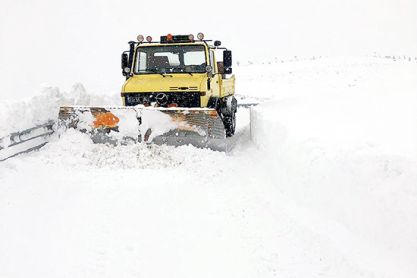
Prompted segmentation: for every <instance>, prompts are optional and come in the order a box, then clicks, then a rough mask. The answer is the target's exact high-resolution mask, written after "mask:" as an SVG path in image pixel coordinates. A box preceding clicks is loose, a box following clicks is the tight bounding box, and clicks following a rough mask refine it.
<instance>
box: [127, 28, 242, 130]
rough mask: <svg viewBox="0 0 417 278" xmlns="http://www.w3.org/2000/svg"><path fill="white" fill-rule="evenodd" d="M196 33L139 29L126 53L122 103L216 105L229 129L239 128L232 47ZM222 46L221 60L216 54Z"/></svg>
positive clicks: (128, 104)
mask: <svg viewBox="0 0 417 278" xmlns="http://www.w3.org/2000/svg"><path fill="white" fill-rule="evenodd" d="M211 42H212V41H210V40H204V35H203V34H202V33H199V34H198V35H197V38H196V39H195V38H194V36H193V35H171V34H168V35H166V36H161V37H160V41H153V39H152V37H150V36H147V37H146V40H145V38H144V36H142V35H139V36H138V37H137V41H136V42H133V41H131V42H129V51H125V52H123V53H122V63H121V64H122V73H123V75H124V76H125V78H126V81H125V82H124V84H123V86H122V90H121V96H122V102H123V105H124V106H136V105H144V106H154V107H167V108H170V107H184V108H212V109H215V110H216V111H217V112H218V114H219V115H220V117H221V118H222V121H223V123H224V126H225V130H226V135H227V136H231V135H233V133H234V131H235V126H236V117H235V113H236V111H237V101H236V99H235V97H234V93H235V76H234V75H232V52H231V51H230V50H228V49H226V48H224V47H221V42H220V41H215V42H214V43H213V44H211ZM221 52H222V56H223V57H222V60H221V61H219V59H218V57H217V56H218V55H219V54H220V53H221Z"/></svg>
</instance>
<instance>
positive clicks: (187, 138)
mask: <svg viewBox="0 0 417 278" xmlns="http://www.w3.org/2000/svg"><path fill="white" fill-rule="evenodd" d="M58 118H59V127H64V128H74V129H77V130H80V131H82V132H84V133H88V134H90V137H91V139H92V140H93V142H94V143H110V144H119V143H121V144H124V143H128V142H132V141H133V142H144V143H153V144H157V145H163V144H166V145H171V146H181V145H188V144H191V145H193V146H196V147H199V148H210V149H212V150H216V151H226V146H227V144H226V135H225V129H224V125H223V122H222V120H221V118H220V116H219V115H218V113H217V111H216V110H214V109H208V108H154V107H88V106H63V107H60V110H59V117H58Z"/></svg>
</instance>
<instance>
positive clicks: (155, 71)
mask: <svg viewBox="0 0 417 278" xmlns="http://www.w3.org/2000/svg"><path fill="white" fill-rule="evenodd" d="M146 71H150V72H153V73H158V74H160V75H162V76H163V77H167V75H166V74H165V73H162V72H160V71H158V70H157V69H147V70H146Z"/></svg>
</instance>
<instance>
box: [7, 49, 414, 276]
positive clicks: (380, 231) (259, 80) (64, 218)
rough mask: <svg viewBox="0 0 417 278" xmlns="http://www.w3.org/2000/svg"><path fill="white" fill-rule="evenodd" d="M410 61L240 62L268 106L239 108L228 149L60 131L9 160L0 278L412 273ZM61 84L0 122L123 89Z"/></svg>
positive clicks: (12, 126) (251, 88) (15, 122)
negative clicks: (96, 91) (119, 141)
mask: <svg viewBox="0 0 417 278" xmlns="http://www.w3.org/2000/svg"><path fill="white" fill-rule="evenodd" d="M416 70H417V63H415V62H413V60H411V61H408V60H407V59H403V60H395V61H394V60H392V59H385V58H382V57H362V58H354V57H340V58H326V57H325V58H320V59H293V60H292V61H285V62H283V63H281V62H280V61H275V60H273V61H272V62H271V64H264V65H262V64H255V65H244V66H240V67H236V68H235V71H236V75H237V82H238V83H237V92H238V94H239V95H240V99H244V100H245V101H246V100H249V101H248V102H251V101H253V100H256V101H258V100H262V101H263V103H262V104H261V105H258V106H256V107H252V108H250V109H249V108H239V110H238V114H237V119H238V123H237V124H238V126H237V129H238V130H237V134H236V136H235V137H234V138H233V140H234V142H235V143H236V146H235V148H234V149H233V151H232V152H230V153H222V152H214V151H210V150H204V149H196V148H194V147H192V146H182V147H178V148H174V147H170V146H152V145H146V144H128V145H123V146H122V145H118V146H109V145H100V144H92V142H91V140H90V138H89V137H88V136H87V135H85V134H81V133H78V132H76V131H67V132H66V133H64V134H62V135H61V136H60V137H58V136H55V137H53V138H52V139H51V142H50V143H48V144H47V145H46V146H45V147H44V148H42V149H41V150H40V151H37V152H33V153H31V154H27V155H22V156H19V157H17V158H13V159H10V160H7V161H6V162H3V163H1V164H0V192H1V194H0V219H1V221H0V246H1V247H2V248H1V250H2V251H0V265H1V266H2V267H1V268H0V277H27V276H29V275H30V276H35V277H115V276H122V277H167V276H170V277H196V276H198V277H349V278H350V277H415V276H416V275H417V251H416V250H417V238H416V234H417V222H416V221H415V219H417V170H416V169H417V159H416V157H417V156H416V155H417V128H416V121H417V110H416V109H415V107H417V106H416V105H417V94H416V88H417V77H416V75H415V72H416ZM52 91H53V92H54V93H51V89H48V90H47V93H45V92H44V93H41V94H40V95H39V96H37V97H35V98H33V99H32V100H27V101H26V102H25V104H24V107H27V109H28V111H27V112H26V113H24V114H21V113H18V111H19V110H18V109H17V107H15V106H14V105H11V104H10V103H6V104H5V103H2V104H1V107H0V108H1V109H0V111H1V113H4V114H3V115H8V119H9V120H8V121H4V122H2V124H1V125H0V126H1V127H2V129H1V132H2V134H7V133H8V132H10V131H16V129H20V128H27V127H29V126H30V125H31V124H33V123H37V121H38V120H34V118H33V117H34V115H35V113H38V112H37V111H39V108H41V107H42V112H41V113H42V115H43V116H42V117H43V120H46V119H50V118H51V117H54V116H53V115H56V113H57V111H56V105H59V104H61V103H63V102H65V103H66V104H77V105H93V104H94V105H95V104H97V105H114V103H115V102H117V101H119V100H118V97H117V95H116V94H115V96H114V97H112V96H110V97H108V96H106V97H100V96H96V95H90V94H87V93H86V92H85V91H84V93H82V94H79V95H77V94H75V95H77V97H72V96H71V94H65V93H61V92H60V91H59V90H58V89H53V90H52ZM48 96H49V97H48ZM41 100H42V101H45V103H44V104H43V105H42V101H41ZM112 101H114V102H112ZM54 113H55V114H54ZM16 115H20V117H13V116H16ZM1 119H2V121H3V117H2V118H1ZM3 127H4V128H3Z"/></svg>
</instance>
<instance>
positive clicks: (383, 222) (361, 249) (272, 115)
mask: <svg viewBox="0 0 417 278" xmlns="http://www.w3.org/2000/svg"><path fill="white" fill-rule="evenodd" d="M407 66H409V65H407ZM413 68H414V69H416V68H417V67H416V66H415V65H413ZM375 70H376V71H378V70H380V69H378V68H376V69H375ZM373 74H374V73H373V72H372V73H371V75H368V76H362V82H360V83H359V84H357V85H356V86H353V87H352V88H350V89H349V90H348V92H345V90H344V89H346V88H343V86H341V85H343V83H341V84H339V86H338V87H341V88H340V89H341V90H340V91H341V92H340V91H339V92H337V91H338V90H339V88H335V90H334V92H332V93H330V92H326V91H325V93H317V91H316V94H315V95H314V96H303V97H301V96H299V97H292V98H290V97H287V98H282V99H280V100H275V101H270V102H267V103H264V104H262V105H259V106H257V107H253V108H252V109H251V138H252V140H253V142H255V144H256V145H257V146H258V147H259V148H260V150H264V151H263V154H264V157H262V160H264V161H267V163H265V164H264V167H266V168H267V169H269V173H270V175H271V179H272V180H273V181H274V183H275V184H276V186H277V187H278V188H279V189H280V190H281V191H282V192H283V193H284V194H285V195H286V196H288V197H289V198H290V199H291V200H292V201H293V202H295V204H296V207H297V209H298V210H299V212H297V210H295V211H291V210H289V213H290V214H292V213H295V215H296V216H295V217H298V218H299V219H303V220H302V221H306V222H305V223H306V225H309V226H310V227H311V229H313V230H314V231H316V232H318V233H321V234H326V235H327V236H328V237H329V240H330V241H331V242H332V243H333V244H334V245H335V246H337V248H338V249H339V250H340V251H341V252H342V253H343V254H344V255H345V256H347V257H349V259H350V260H351V261H352V262H355V263H356V264H358V265H360V266H361V267H363V268H364V269H368V270H372V271H375V273H377V274H376V275H377V276H378V277H385V276H384V275H387V276H388V277H396V276H398V277H412V276H413V275H415V274H416V273H417V265H416V263H415V262H416V258H417V253H416V250H417V238H416V237H415V235H416V234H417V222H416V221H415V219H417V204H416V200H417V171H416V169H417V159H416V158H417V128H416V123H417V110H416V107H417V93H416V90H415V89H416V88H417V78H416V77H415V76H413V74H412V72H409V71H407V70H404V69H403V68H402V66H396V65H395V66H394V68H389V69H388V70H387V71H384V72H383V74H380V75H373ZM390 74H395V75H394V76H390ZM381 77H384V78H381ZM330 81H331V82H333V80H332V79H330ZM381 83H382V84H381ZM299 93H300V92H299ZM301 214H304V216H305V218H304V217H301V216H302V215H301Z"/></svg>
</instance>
